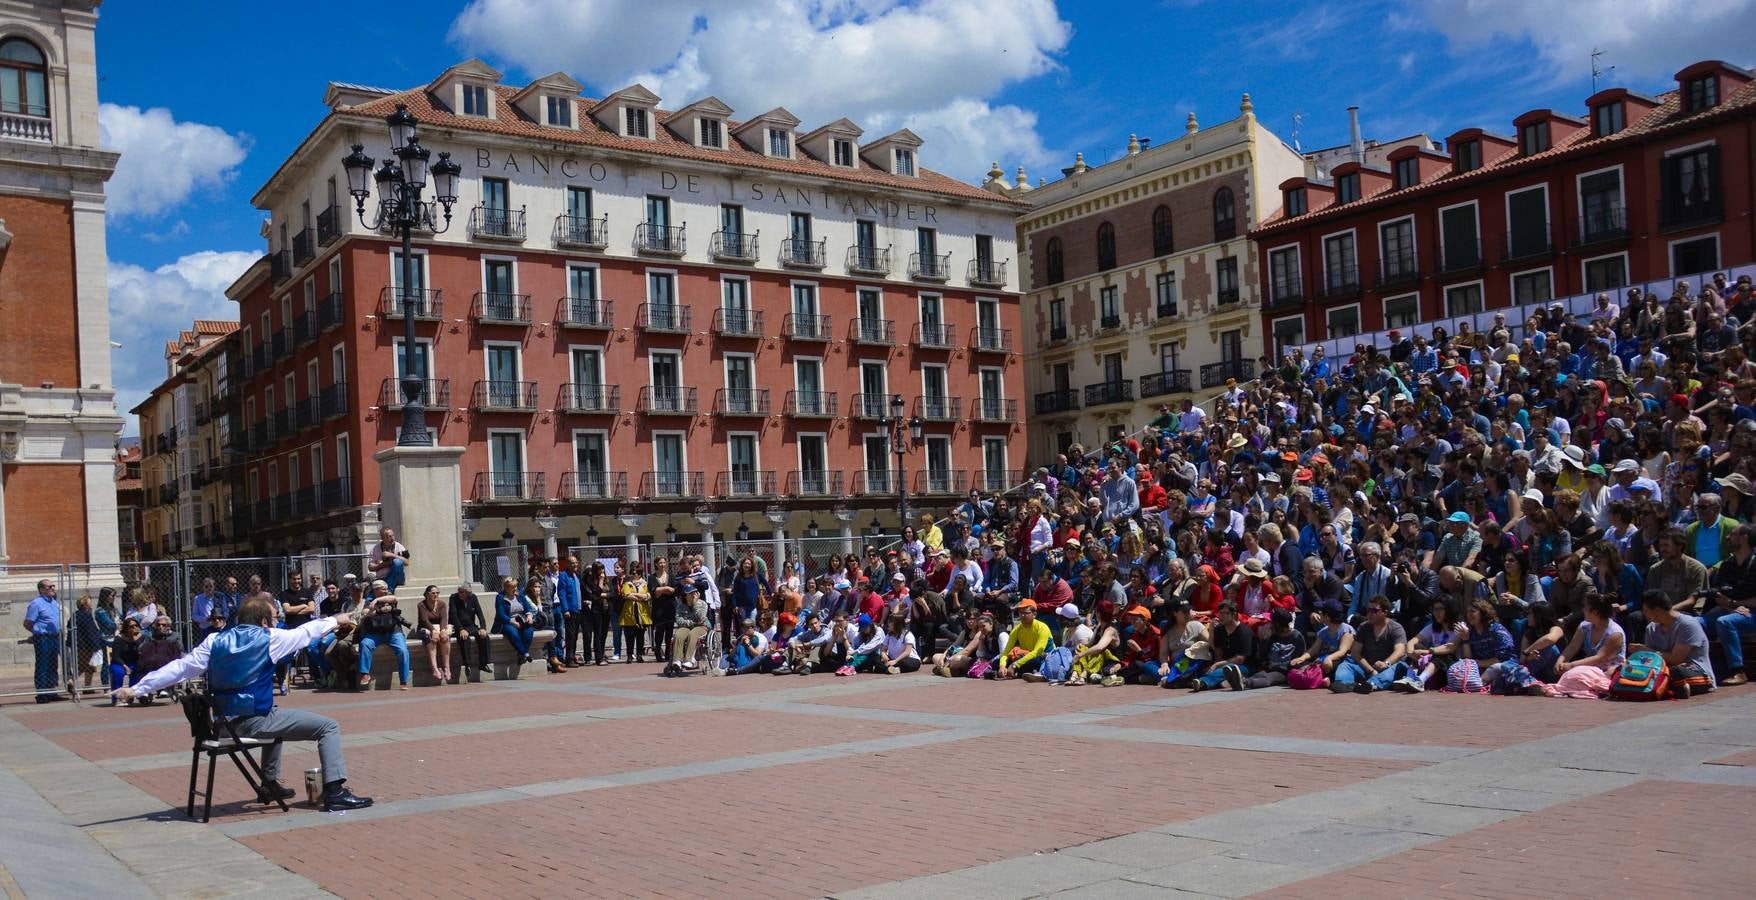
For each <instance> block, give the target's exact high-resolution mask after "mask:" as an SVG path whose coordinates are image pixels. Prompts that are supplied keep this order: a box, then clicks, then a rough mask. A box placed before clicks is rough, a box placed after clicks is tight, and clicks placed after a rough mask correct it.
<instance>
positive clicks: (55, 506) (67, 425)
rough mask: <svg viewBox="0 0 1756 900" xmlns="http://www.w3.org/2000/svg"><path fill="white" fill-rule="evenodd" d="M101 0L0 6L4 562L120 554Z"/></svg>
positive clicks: (105, 558) (110, 161)
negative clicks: (99, 55) (101, 142)
mask: <svg viewBox="0 0 1756 900" xmlns="http://www.w3.org/2000/svg"><path fill="white" fill-rule="evenodd" d="M97 6H98V4H97V2H95V0H84V2H81V0H61V2H54V0H34V2H24V0H10V2H6V3H4V4H0V564H6V563H10V564H12V565H22V564H29V563H65V562H85V561H90V562H94V563H107V562H114V561H116V560H117V553H118V550H117V543H116V540H117V535H116V523H117V513H116V482H115V462H116V461H115V448H116V437H117V435H118V434H119V433H120V431H121V427H122V419H121V417H120V416H119V415H118V414H117V412H116V400H115V390H114V388H113V386H112V385H111V382H110V311H109V292H108V288H107V286H106V278H107V264H106V262H105V248H104V182H105V181H106V180H108V179H109V177H110V173H111V172H112V171H114V169H115V166H116V159H117V154H115V153H114V152H111V151H108V150H103V149H100V148H99V146H98V97H97V63H96V47H95V43H94V35H95V31H96V28H97Z"/></svg>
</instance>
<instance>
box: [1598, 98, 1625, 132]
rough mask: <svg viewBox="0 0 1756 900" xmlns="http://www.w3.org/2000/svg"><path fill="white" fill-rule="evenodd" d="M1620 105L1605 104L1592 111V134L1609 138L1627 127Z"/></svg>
mask: <svg viewBox="0 0 1756 900" xmlns="http://www.w3.org/2000/svg"><path fill="white" fill-rule="evenodd" d="M1625 115H1626V113H1624V112H1623V111H1622V104H1620V103H1605V104H1604V105H1602V106H1600V107H1597V108H1596V109H1593V110H1592V111H1591V133H1592V134H1595V135H1597V136H1598V137H1608V136H1609V135H1612V134H1615V133H1616V132H1618V131H1621V130H1622V129H1623V128H1625V127H1627V123H1626V121H1624V119H1623V116H1625Z"/></svg>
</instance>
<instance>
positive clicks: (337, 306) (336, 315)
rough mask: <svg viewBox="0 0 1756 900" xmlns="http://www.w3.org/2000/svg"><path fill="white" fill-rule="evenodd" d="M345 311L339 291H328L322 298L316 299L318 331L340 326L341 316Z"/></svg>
mask: <svg viewBox="0 0 1756 900" xmlns="http://www.w3.org/2000/svg"><path fill="white" fill-rule="evenodd" d="M346 312H347V310H346V307H345V305H344V304H343V303H342V297H341V291H330V292H329V294H328V295H327V296H325V297H324V298H323V299H322V300H319V301H317V330H318V332H319V333H321V332H325V331H328V330H330V329H331V328H340V327H341V323H342V317H343V316H344V315H346Z"/></svg>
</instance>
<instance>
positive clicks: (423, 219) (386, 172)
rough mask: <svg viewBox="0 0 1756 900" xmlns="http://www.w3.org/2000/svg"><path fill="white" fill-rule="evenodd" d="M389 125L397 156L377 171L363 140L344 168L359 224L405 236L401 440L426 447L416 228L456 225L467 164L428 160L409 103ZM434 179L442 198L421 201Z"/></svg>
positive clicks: (436, 231)
mask: <svg viewBox="0 0 1756 900" xmlns="http://www.w3.org/2000/svg"><path fill="white" fill-rule="evenodd" d="M384 122H385V124H386V125H388V126H389V127H390V151H391V153H392V154H393V155H394V156H395V157H396V160H395V161H394V162H393V161H391V160H389V159H386V160H385V161H384V165H383V166H382V167H381V168H379V170H378V172H377V173H376V174H374V173H373V172H372V166H373V165H374V162H373V159H372V157H370V156H367V155H366V148H365V146H364V145H362V144H355V145H354V147H353V152H352V153H349V154H348V155H347V156H345V157H343V158H342V161H341V164H342V168H344V169H346V170H347V173H348V193H349V194H352V195H353V197H354V210H355V212H356V213H357V214H358V215H359V217H360V224H361V225H363V226H365V227H366V230H368V231H377V230H379V229H380V228H381V227H388V228H392V229H395V230H396V231H398V232H400V234H401V237H402V273H401V274H402V283H401V285H399V287H400V288H401V294H402V296H401V298H400V299H401V301H402V325H403V345H402V346H403V358H402V359H403V362H402V380H401V381H400V382H399V384H400V385H401V386H402V396H403V403H402V428H401V430H400V431H399V432H398V433H397V437H396V443H397V445H398V446H403V447H425V446H428V445H429V444H431V443H432V440H431V439H430V438H428V437H427V410H426V407H425V406H424V405H423V404H422V402H421V389H422V388H423V387H424V386H425V385H424V384H423V382H424V381H425V378H424V376H423V374H422V373H420V372H417V371H416V370H415V366H416V362H415V351H416V350H417V349H418V348H417V347H416V344H415V310H416V309H417V308H418V307H419V304H420V302H421V296H420V292H419V290H418V289H417V288H416V287H415V254H414V230H415V229H416V228H426V229H427V230H429V231H431V232H433V233H434V234H440V233H442V232H444V231H445V230H446V229H448V228H450V227H451V207H452V206H453V205H455V204H456V203H457V177H458V176H459V175H461V174H463V167H462V166H460V165H458V164H457V163H454V162H452V161H451V154H450V153H444V152H441V153H440V154H439V161H438V162H436V163H433V164H432V165H431V166H429V165H428V161H429V160H430V159H431V158H432V153H431V151H429V150H428V149H427V148H425V147H422V146H421V145H420V142H419V140H418V138H417V136H416V134H415V131H416V129H415V117H414V116H413V115H412V114H410V113H409V110H408V107H407V106H404V105H402V104H397V107H396V112H394V113H391V114H390V115H389V116H386V117H385V119H384ZM429 177H431V178H432V181H433V196H434V199H436V200H437V201H438V205H437V207H435V205H434V204H431V203H423V202H422V201H421V192H422V191H423V190H425V189H426V187H427V180H428V178H429ZM372 182H376V183H377V185H378V208H377V210H376V211H375V212H374V213H373V216H372V218H371V219H370V220H368V219H367V218H366V199H367V198H368V197H370V196H371V194H372V191H371V183H372ZM437 212H442V213H443V215H444V216H445V223H444V224H443V225H441V224H439V222H438V221H436V219H437V216H436V215H435V213H437Z"/></svg>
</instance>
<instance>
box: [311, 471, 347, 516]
mask: <svg viewBox="0 0 1756 900" xmlns="http://www.w3.org/2000/svg"><path fill="white" fill-rule="evenodd" d="M353 485H354V482H353V479H352V478H349V477H347V476H346V475H343V476H342V477H340V478H331V479H329V480H328V481H325V482H323V490H322V491H321V492H320V494H319V496H320V497H321V500H320V501H319V502H321V503H322V504H323V509H324V510H325V511H329V510H335V509H342V508H343V507H347V506H351V505H353V502H354V489H353Z"/></svg>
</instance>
